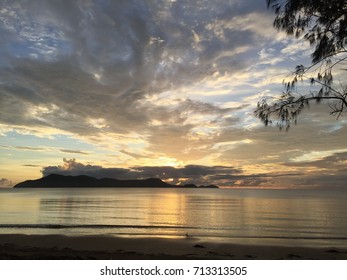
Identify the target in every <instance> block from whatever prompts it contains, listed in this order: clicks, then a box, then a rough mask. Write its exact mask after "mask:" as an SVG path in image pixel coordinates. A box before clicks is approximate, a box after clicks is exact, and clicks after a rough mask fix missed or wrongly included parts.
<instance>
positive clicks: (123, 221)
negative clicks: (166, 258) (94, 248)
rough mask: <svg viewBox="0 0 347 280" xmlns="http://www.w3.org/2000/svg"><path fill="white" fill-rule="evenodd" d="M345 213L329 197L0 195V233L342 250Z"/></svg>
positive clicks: (344, 201) (343, 198) (335, 194)
mask: <svg viewBox="0 0 347 280" xmlns="http://www.w3.org/2000/svg"><path fill="white" fill-rule="evenodd" d="M346 205H347V192H346V191H331V190H330V191H324V190H245V189H204V190H196V189H185V190H181V189H51V190H40V189H2V190H0V233H25V234H67V235H101V234H107V235H117V236H119V235H121V236H160V237H183V238H184V237H185V235H186V234H187V233H188V234H189V235H191V236H193V237H197V238H201V239H218V240H219V241H228V242H237V243H253V244H254V243H255V244H283V245H306V246H311V245H312V246H345V247H346V246H347V206H346Z"/></svg>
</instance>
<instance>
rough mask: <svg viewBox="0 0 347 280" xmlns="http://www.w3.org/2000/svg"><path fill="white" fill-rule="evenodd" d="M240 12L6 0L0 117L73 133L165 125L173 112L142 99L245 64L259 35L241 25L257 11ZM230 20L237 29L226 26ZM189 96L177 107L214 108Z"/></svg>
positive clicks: (224, 4)
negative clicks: (154, 39)
mask: <svg viewBox="0 0 347 280" xmlns="http://www.w3.org/2000/svg"><path fill="white" fill-rule="evenodd" d="M263 6H264V5H258V4H257V5H254V6H253V7H252V8H253V9H254V7H257V8H258V9H261V8H260V7H262V9H261V10H264V7H263ZM249 10H250V7H249V5H240V3H236V2H234V1H218V4H217V3H214V2H211V3H210V2H206V1H198V0H197V1H193V2H191V1H180V3H178V2H177V3H176V2H172V3H167V1H150V2H141V3H139V2H138V1H103V2H99V1H87V2H86V1H75V2H73V3H72V2H71V1H60V2H59V4H58V3H56V2H53V3H50V2H47V1H39V0H33V1H21V2H13V1H8V2H7V3H6V8H5V9H4V10H2V12H0V18H1V20H2V22H3V23H4V24H3V26H2V28H1V29H0V34H6V36H7V38H8V40H6V43H4V44H5V45H6V48H4V49H6V50H7V51H4V53H1V56H2V58H4V61H5V60H6V64H4V65H0V73H1V77H2V78H1V80H0V90H1V92H2V94H1V97H0V99H1V100H0V104H1V110H0V121H1V123H3V124H8V125H12V126H13V125H17V126H30V127H36V128H45V127H47V128H52V127H54V128H56V129H59V130H61V131H65V132H70V133H74V134H77V135H95V134H98V133H100V134H105V133H117V134H129V133H131V132H133V131H137V132H138V133H147V134H148V133H151V132H150V128H151V127H150V126H148V124H150V123H151V122H152V121H153V120H155V119H156V118H157V117H161V120H162V121H163V122H170V121H172V122H173V120H175V119H177V117H176V116H175V117H173V115H174V114H175V113H177V112H172V111H171V110H170V109H169V108H168V106H165V107H163V106H155V105H152V106H150V107H149V106H147V105H148V104H144V103H143V101H144V100H146V98H147V97H149V96H153V95H158V94H161V93H163V92H165V91H168V90H171V89H173V88H174V89H177V88H180V87H184V86H188V85H191V84H192V83H197V82H199V81H201V80H202V79H204V78H205V77H209V76H211V75H212V74H213V73H215V72H220V73H224V72H225V71H228V72H231V73H232V72H235V71H240V69H245V67H246V66H247V65H249V64H250V63H252V59H251V57H249V59H245V58H246V57H247V55H246V53H247V54H250V53H252V49H254V46H256V45H257V44H259V38H260V37H263V38H264V39H265V37H264V34H265V33H264V34H263V33H259V29H257V28H255V26H253V27H252V28H246V26H248V23H249V22H250V19H251V18H253V19H255V20H260V19H261V20H262V22H263V21H266V20H265V19H266V17H267V16H266V14H264V13H263V12H262V14H259V15H258V14H257V13H256V12H254V11H253V13H252V14H250V11H249ZM38 11H40V12H38ZM198 11H199V12H198ZM240 13H241V14H243V15H245V17H240ZM243 18H247V19H248V20H247V21H246V22H245V21H244V19H243ZM268 19H269V22H270V17H269V18H268ZM237 22H239V25H241V26H243V27H244V28H241V29H240V28H232V27H231V26H230V24H235V23H237ZM228 24H229V26H228ZM217 29H218V30H222V31H224V32H225V34H224V36H223V38H222V37H220V36H219V33H218V32H219V31H218V30H217ZM255 34H257V36H255ZM267 36H268V35H267ZM153 38H157V40H156V41H153ZM158 38H159V39H158ZM197 38H199V40H197ZM158 42H160V43H158ZM256 42H257V44H256ZM257 48H258V47H257ZM240 50H242V51H240ZM240 54H244V55H245V56H242V57H241V56H240ZM211 65H214V66H213V67H211ZM194 102H195V103H194ZM194 102H193V101H192V100H189V99H184V98H183V99H181V101H179V102H178V106H177V107H178V108H179V107H183V108H184V109H182V112H181V113H183V112H188V110H189V112H190V115H197V116H198V115H201V114H202V115H208V114H210V115H212V116H213V115H216V114H218V113H217V111H218V108H217V107H218V106H214V108H208V104H206V103H205V104H203V103H198V102H197V101H194ZM167 105H168V104H167ZM187 106H188V107H189V108H187ZM202 106H203V108H202ZM211 106H212V105H210V107H211ZM211 109H213V110H211ZM219 111H220V112H222V111H221V110H219ZM155 112H158V113H155ZM178 113H180V112H178ZM97 119H102V120H103V122H102V124H103V125H100V124H99V125H97V124H96V123H95V122H93V121H91V120H97ZM151 134H153V133H151Z"/></svg>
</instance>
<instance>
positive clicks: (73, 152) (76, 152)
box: [59, 149, 89, 155]
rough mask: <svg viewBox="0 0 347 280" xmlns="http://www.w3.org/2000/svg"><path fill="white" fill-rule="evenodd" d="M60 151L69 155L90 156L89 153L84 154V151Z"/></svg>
mask: <svg viewBox="0 0 347 280" xmlns="http://www.w3.org/2000/svg"><path fill="white" fill-rule="evenodd" d="M59 151H61V152H63V153H68V154H81V155H89V153H87V152H83V151H80V150H70V149H60V150H59Z"/></svg>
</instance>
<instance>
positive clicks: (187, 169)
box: [42, 159, 307, 188]
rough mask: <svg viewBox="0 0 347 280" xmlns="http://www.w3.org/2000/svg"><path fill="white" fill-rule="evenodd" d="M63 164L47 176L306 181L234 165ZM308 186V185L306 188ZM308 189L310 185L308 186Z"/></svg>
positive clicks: (271, 183)
mask: <svg viewBox="0 0 347 280" xmlns="http://www.w3.org/2000/svg"><path fill="white" fill-rule="evenodd" d="M63 162H64V164H63V165H58V166H47V167H44V168H43V169H42V174H43V176H47V175H50V174H60V175H72V176H77V175H87V176H92V177H95V178H115V179H122V180H126V179H147V178H160V179H162V180H166V181H168V182H170V183H173V184H188V183H193V184H196V185H206V184H215V185H218V186H221V187H268V188H271V187H273V188H278V187H279V185H278V182H279V180H280V181H281V180H282V181H283V180H284V181H286V180H288V178H303V176H304V174H303V173H294V172H291V173H279V172H277V173H276V172H274V173H262V174H245V172H244V171H243V170H242V169H240V168H235V167H232V166H221V165H219V166H204V165H186V166H183V167H172V166H133V167H130V168H105V167H102V166H99V165H90V164H83V163H80V162H77V161H76V160H75V159H64V160H63ZM302 187H305V186H302ZM306 187H307V185H306Z"/></svg>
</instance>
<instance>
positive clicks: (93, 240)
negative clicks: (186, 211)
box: [0, 234, 347, 260]
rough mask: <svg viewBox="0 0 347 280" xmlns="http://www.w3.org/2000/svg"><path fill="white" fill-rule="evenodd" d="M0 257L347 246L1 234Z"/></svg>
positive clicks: (234, 253)
mask: <svg viewBox="0 0 347 280" xmlns="http://www.w3.org/2000/svg"><path fill="white" fill-rule="evenodd" d="M0 259H1V260H20V259H31V260H58V259H61V260H73V259H76V260H77V259H82V260H83V259H85V260H87V259H95V260H111V259H114V260H161V259H166V260H189V259H190V260H200V259H201V260H311V259H313V260H336V259H340V260H347V246H345V247H338V248H337V247H298V246H278V245H276V246H272V245H271V246H269V245H241V244H233V243H225V242H211V241H201V240H199V239H195V238H189V239H185V238H176V239H173V238H128V237H126V238H124V237H113V236H105V235H101V236H100V235H98V236H66V235H26V234H0Z"/></svg>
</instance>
